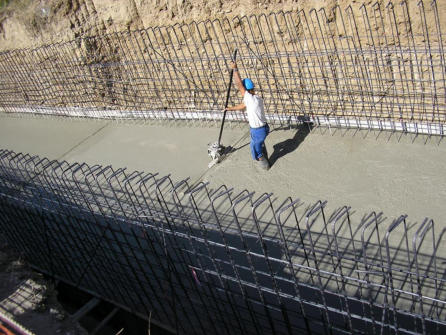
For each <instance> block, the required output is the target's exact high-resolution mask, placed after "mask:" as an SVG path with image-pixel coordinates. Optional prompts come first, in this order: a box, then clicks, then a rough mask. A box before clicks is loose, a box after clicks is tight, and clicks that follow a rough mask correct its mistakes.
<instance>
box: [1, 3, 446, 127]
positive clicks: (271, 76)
mask: <svg viewBox="0 0 446 335" xmlns="http://www.w3.org/2000/svg"><path fill="white" fill-rule="evenodd" d="M444 19H445V18H440V13H439V10H438V8H437V2H436V1H429V2H428V1H419V2H416V1H409V2H407V1H402V2H398V3H395V4H394V3H392V2H389V3H388V4H387V5H380V4H379V3H378V2H377V3H375V4H368V5H362V6H359V5H354V6H349V7H347V8H340V7H339V6H336V7H334V8H332V7H330V8H327V9H325V8H322V9H319V10H310V11H309V12H305V11H303V10H300V11H290V12H276V13H270V14H261V15H250V16H243V17H238V16H237V17H234V18H231V20H230V19H216V20H212V21H210V20H207V21H200V22H192V23H189V24H176V25H172V26H160V27H151V28H147V29H143V30H138V31H130V32H129V31H122V32H117V33H113V34H107V35H103V36H93V37H85V38H78V39H76V40H73V41H70V42H64V43H55V44H51V45H45V46H42V47H39V48H36V49H20V50H11V51H6V52H1V53H0V109H1V110H3V111H5V112H10V113H21V114H22V113H27V114H45V115H64V116H71V117H100V118H117V119H120V118H149V119H153V118H155V119H158V118H172V119H185V118H186V119H218V118H221V113H220V110H221V109H222V107H223V102H224V98H225V92H226V86H227V83H228V75H229V71H228V68H229V62H230V59H231V55H232V53H233V51H234V49H238V51H239V59H238V63H239V65H240V68H241V72H242V75H243V76H250V77H252V78H253V80H254V82H255V83H256V85H257V89H258V92H259V93H260V94H261V95H262V96H263V97H264V101H265V106H266V112H267V117H268V119H269V121H270V122H280V123H285V122H288V123H289V122H300V121H302V120H304V121H306V120H310V121H311V122H313V123H315V124H328V125H332V126H346V127H367V128H376V129H382V130H384V129H386V130H400V131H410V132H423V133H429V134H439V135H443V134H444V127H445V123H446V122H445V121H446V85H445V77H446V62H445V57H444V47H443V35H442V31H441V29H442V27H443V22H444ZM239 100H240V99H239V97H238V96H237V94H236V92H235V90H234V91H233V95H232V101H233V102H234V103H235V102H238V101H239ZM228 118H229V119H232V120H244V119H245V116H244V114H243V113H236V112H232V113H230V114H229V115H228ZM302 118H303V119H302Z"/></svg>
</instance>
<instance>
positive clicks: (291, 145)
mask: <svg viewBox="0 0 446 335" xmlns="http://www.w3.org/2000/svg"><path fill="white" fill-rule="evenodd" d="M283 129H284V128H278V129H274V130H273V131H277V130H283ZM287 129H289V128H287ZM310 132H311V126H309V125H308V124H302V125H299V126H297V127H296V133H295V134H294V136H293V137H292V138H289V139H286V140H285V141H283V142H280V143H277V144H274V145H273V148H274V151H273V153H272V154H271V156H269V163H270V166H273V165H274V164H275V163H276V161H277V160H278V159H280V158H282V157H283V156H285V155H287V154H289V153H291V152H293V151H294V150H296V149H297V148H298V147H299V145H300V144H301V143H302V142H303V141H304V139H305V137H307V135H308V134H309V133H310Z"/></svg>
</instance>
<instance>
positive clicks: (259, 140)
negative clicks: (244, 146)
mask: <svg viewBox="0 0 446 335" xmlns="http://www.w3.org/2000/svg"><path fill="white" fill-rule="evenodd" d="M268 133H269V127H268V126H265V127H262V128H251V143H250V147H251V155H252V158H253V159H254V160H258V159H259V158H260V157H262V156H263V146H264V142H265V138H266V136H267V135H268Z"/></svg>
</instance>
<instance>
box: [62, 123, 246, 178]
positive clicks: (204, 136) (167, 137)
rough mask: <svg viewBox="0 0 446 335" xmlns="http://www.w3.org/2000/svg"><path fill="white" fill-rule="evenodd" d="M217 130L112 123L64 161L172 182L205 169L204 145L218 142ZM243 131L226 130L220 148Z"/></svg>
mask: <svg viewBox="0 0 446 335" xmlns="http://www.w3.org/2000/svg"><path fill="white" fill-rule="evenodd" d="M218 132H219V128H217V127H209V126H203V127H200V126H197V125H195V126H190V124H189V126H188V125H187V124H186V123H175V124H173V123H172V122H167V123H162V124H159V123H151V124H125V123H112V124H109V125H108V126H107V127H106V128H104V129H103V130H102V131H101V132H100V133H98V134H96V135H95V136H92V137H90V138H88V139H87V140H86V141H85V142H83V143H82V144H81V145H79V146H78V147H76V148H75V149H74V150H72V151H71V152H70V153H69V154H68V155H67V157H66V158H65V159H67V160H68V161H73V162H74V161H78V162H79V161H82V162H87V163H91V164H97V163H99V164H102V165H108V164H111V165H113V166H114V167H127V168H128V169H129V170H131V171H133V170H138V171H146V172H159V173H160V174H161V175H167V174H169V173H170V174H171V175H172V178H173V179H175V180H179V179H184V178H187V177H191V179H192V180H196V179H198V178H200V177H201V176H202V175H203V174H204V173H205V172H206V171H207V169H208V164H209V162H210V158H209V156H208V154H207V147H208V143H210V142H215V141H216V140H217V139H218ZM245 133H246V129H243V128H240V127H236V128H234V129H230V128H227V129H225V131H224V133H223V138H222V143H223V144H224V145H229V144H234V143H237V142H238V141H239V139H240V138H241V137H243V136H244V134H245Z"/></svg>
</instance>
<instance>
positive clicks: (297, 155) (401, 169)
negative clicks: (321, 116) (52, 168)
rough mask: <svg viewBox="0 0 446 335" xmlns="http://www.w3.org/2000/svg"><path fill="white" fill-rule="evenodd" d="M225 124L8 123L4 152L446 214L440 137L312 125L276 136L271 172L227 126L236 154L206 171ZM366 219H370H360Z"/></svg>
mask: <svg viewBox="0 0 446 335" xmlns="http://www.w3.org/2000/svg"><path fill="white" fill-rule="evenodd" d="M218 131H219V127H215V126H209V125H207V126H197V125H191V124H189V125H188V124H187V123H176V122H167V123H164V124H160V123H151V124H125V123H116V122H112V121H88V120H64V119H42V118H11V117H8V116H4V115H3V116H2V117H0V143H1V145H0V148H2V149H11V150H14V151H17V152H26V153H30V154H38V155H42V156H46V157H48V158H50V159H65V160H67V161H70V162H74V161H80V162H87V163H90V164H97V163H99V164H102V165H108V164H111V165H113V166H114V167H115V168H118V167H127V168H128V170H129V171H132V170H140V171H141V170H143V171H147V172H149V171H150V172H160V174H162V175H165V174H168V173H171V174H172V177H173V178H174V179H176V180H179V179H181V178H185V177H187V176H190V177H191V179H192V181H198V180H206V181H210V182H211V183H212V184H213V185H214V186H219V185H220V184H222V183H224V184H226V185H228V186H234V187H235V189H236V190H240V191H241V190H243V189H245V188H246V189H248V190H252V191H257V192H258V195H260V194H261V193H263V192H273V193H274V195H275V196H276V197H278V198H280V199H284V198H285V197H287V196H292V197H293V198H296V197H298V198H300V199H301V200H302V201H303V202H305V203H306V204H310V203H313V202H314V201H316V200H328V201H329V203H328V208H329V209H335V208H338V207H340V206H343V205H349V206H352V208H353V209H354V210H355V211H356V212H358V213H361V214H364V213H369V212H370V211H372V210H375V211H381V210H382V211H384V214H385V215H386V216H387V217H389V218H394V217H397V216H399V215H400V214H408V215H409V218H410V221H411V222H421V221H422V220H423V219H424V217H426V216H427V217H430V218H433V219H434V220H435V222H437V224H442V222H443V218H444V217H446V206H444V202H445V200H446V174H445V172H446V171H445V170H446V169H445V168H444V166H445V165H446V143H445V141H442V140H441V139H440V138H439V137H432V138H426V137H415V136H414V135H401V134H390V133H379V132H376V133H373V132H365V131H359V132H355V131H345V130H342V131H341V130H337V131H333V130H332V132H330V131H329V130H328V129H315V130H313V131H312V132H311V133H309V132H307V131H305V128H300V129H287V130H279V129H277V130H274V131H272V132H271V134H270V135H269V137H268V138H267V142H266V143H267V149H268V152H269V155H270V157H271V158H272V160H273V161H274V162H273V163H274V164H273V166H272V168H271V170H269V171H267V172H266V171H263V170H260V169H258V167H257V166H255V164H254V162H253V161H252V160H251V157H250V153H249V134H248V129H247V126H241V127H234V128H230V127H229V126H228V127H226V128H225V130H224V133H223V140H222V142H223V144H225V145H231V146H233V147H234V148H235V149H236V150H235V151H234V152H232V153H231V154H230V155H229V156H228V157H227V159H225V160H224V161H223V162H222V163H220V164H218V165H216V166H214V167H213V168H212V169H210V170H208V169H207V164H208V163H209V161H210V159H209V157H208V156H207V144H208V143H209V142H212V141H215V140H216V138H217V135H218ZM361 216H362V215H361Z"/></svg>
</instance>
